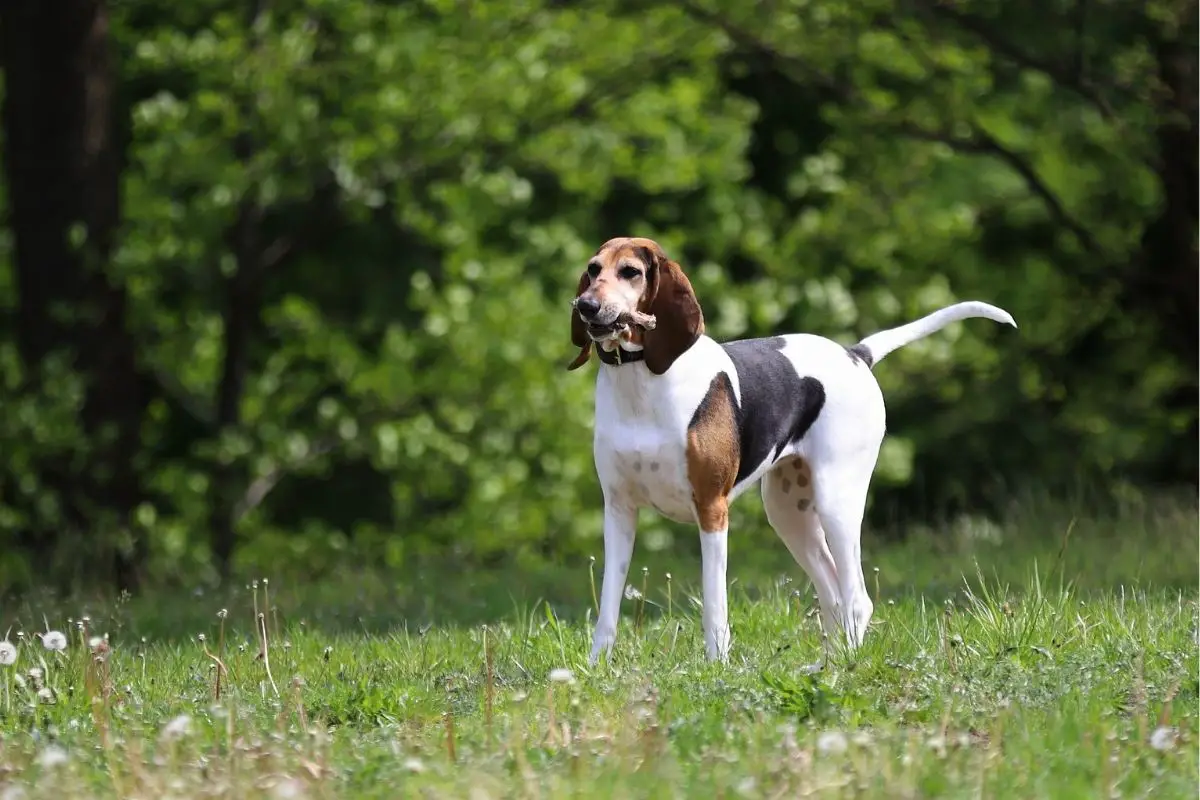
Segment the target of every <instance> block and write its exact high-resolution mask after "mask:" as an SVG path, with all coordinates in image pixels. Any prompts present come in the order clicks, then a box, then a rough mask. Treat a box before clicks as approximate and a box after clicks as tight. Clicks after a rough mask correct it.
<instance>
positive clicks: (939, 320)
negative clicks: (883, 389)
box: [851, 300, 1017, 366]
mask: <svg viewBox="0 0 1200 800" xmlns="http://www.w3.org/2000/svg"><path fill="white" fill-rule="evenodd" d="M972 317H985V318H987V319H990V320H994V321H996V322H1003V323H1004V324H1006V325H1012V326H1013V327H1014V328H1015V327H1017V323H1016V321H1014V320H1013V318H1012V314H1009V313H1008V312H1007V311H1005V310H1004V309H1002V308H996V307H995V306H993V305H988V304H987V303H980V302H978V301H976V300H969V301H967V302H965V303H955V304H954V305H952V306H946V307H945V308H943V309H942V310H940V311H935V312H933V313H932V314H930V315H928V316H925V317H921V318H920V319H919V320H917V321H916V322H910V323H908V324H907V325H901V326H900V327H899V328H892V329H890V330H886V331H880V332H879V333H873V334H871V335H870V336H868V337H867V338H865V339H863V340H862V341H861V342H859V343H858V344H856V345H855V346H854V347H852V348H851V351H852V352H854V353H855V354H857V355H859V356H862V357H865V360H866V362H867V366H874V365H875V364H878V363H879V362H880V361H882V360H883V357H884V356H886V355H887V354H888V353H890V352H892V351H893V350H898V349H900V348H901V347H904V345H906V344H910V343H912V342H915V341H916V340H917V339H922V338H924V337H926V336H928V335H929V334H931V333H935V332H936V331H940V330H941V329H942V328H944V327H946V326H947V325H949V324H950V323H951V322H958V321H959V320H962V319H970V318H972ZM864 351H865V352H864Z"/></svg>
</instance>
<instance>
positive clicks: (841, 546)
mask: <svg viewBox="0 0 1200 800" xmlns="http://www.w3.org/2000/svg"><path fill="white" fill-rule="evenodd" d="M970 317H984V318H987V319H991V320H995V321H996V322H1001V323H1006V324H1008V325H1012V326H1014V327H1015V326H1016V323H1015V322H1014V321H1013V318H1012V316H1010V315H1009V314H1008V313H1007V312H1006V311H1003V310H1001V309H999V308H997V307H995V306H992V305H988V304H987V303H980V302H965V303H957V304H955V305H952V306H949V307H947V308H944V309H942V310H940V311H937V312H935V313H933V314H930V315H929V316H926V317H924V318H922V319H919V320H917V321H916V322H912V323H909V324H907V325H902V326H900V327H898V328H893V329H891V330H885V331H881V332H880V333H876V334H874V335H872V336H868V337H867V338H866V339H864V340H863V341H862V342H861V345H862V346H865V347H866V348H867V349H868V350H869V351H870V353H871V355H872V356H873V359H874V363H876V364H877V363H878V362H879V361H880V360H881V359H883V357H884V356H886V355H887V354H888V353H890V352H892V351H893V350H896V349H897V348H899V347H903V346H904V345H906V344H908V343H910V342H913V341H915V340H917V339H920V338H922V337H924V336H928V335H929V334H931V333H934V332H935V331H937V330H940V329H941V328H943V327H945V326H946V325H948V324H950V323H952V322H955V321H958V320H962V319H967V318H970ZM783 338H784V340H785V342H786V344H785V345H784V347H783V349H782V353H783V354H784V355H785V356H786V357H787V359H788V360H789V361H790V362H791V364H792V366H793V368H794V369H795V371H796V373H797V375H799V376H812V377H814V378H816V379H817V380H819V381H820V382H821V384H822V385H823V386H824V389H825V403H824V406H823V408H822V409H821V411H820V414H819V415H818V416H817V418H816V420H815V422H814V423H813V424H812V427H811V428H809V430H808V432H807V433H806V434H805V436H804V437H803V438H802V439H801V440H800V441H799V442H798V443H796V444H794V445H788V446H787V447H785V448H784V449H783V450H782V451H781V452H779V453H778V454H777V455H776V457H774V458H770V457H769V458H768V459H767V460H766V461H764V462H763V463H761V464H758V465H756V466H755V468H754V469H753V471H752V472H751V473H750V474H748V475H747V476H746V478H745V479H744V480H742V481H741V482H739V483H737V484H736V485H735V486H734V488H733V491H732V493H731V494H730V496H729V499H730V500H731V501H732V500H733V499H734V498H735V497H737V496H738V495H740V494H741V493H743V492H745V491H746V489H748V488H750V486H751V485H752V484H753V483H754V482H755V481H758V480H760V479H761V480H762V496H763V501H764V504H765V507H766V512H767V518H768V520H769V521H770V523H771V525H772V527H773V528H774V529H775V531H776V533H777V534H778V535H779V537H780V538H781V539H782V540H783V542H784V544H785V545H786V546H787V548H788V550H789V551H790V552H791V554H792V556H793V557H794V558H795V560H796V562H797V563H798V564H799V565H800V566H801V567H802V568H803V569H804V571H805V572H806V573H807V574H808V576H809V577H810V578H811V579H812V581H813V584H814V586H815V587H816V590H817V595H818V598H819V600H820V609H821V618H822V623H823V626H824V629H825V631H826V632H827V633H828V634H832V632H833V631H834V630H835V629H836V628H838V627H840V628H841V629H842V630H843V631H844V632H845V635H846V640H847V642H848V643H849V645H850V646H851V647H857V646H858V645H859V644H861V642H862V640H863V636H864V635H865V634H866V631H867V625H868V623H869V622H870V620H871V614H872V612H873V605H872V603H871V599H870V597H869V596H868V594H867V587H866V583H865V582H864V580H863V573H862V565H861V554H860V550H859V539H860V528H861V525H862V519H863V510H864V508H865V505H866V501H867V487H868V485H869V483H870V480H871V473H872V472H873V471H874V469H875V461H876V458H877V456H878V454H879V447H880V445H881V443H882V442H883V435H884V425H885V413H884V402H883V394H882V392H881V391H880V388H879V384H878V383H877V382H876V380H875V377H874V375H872V373H871V368H870V367H869V366H867V365H866V364H865V363H863V362H862V361H861V360H857V359H853V358H850V357H849V356H848V354H847V351H846V348H845V347H843V346H842V345H840V344H837V343H836V342H833V341H831V340H829V339H826V338H824V337H821V336H814V335H809V334H791V335H787V336H784V337H783ZM597 346H599V347H606V348H609V349H611V348H613V347H618V346H624V347H625V348H626V349H628V350H634V349H637V347H638V346H637V345H631V344H628V343H619V340H616V339H612V340H609V341H603V342H598V344H597ZM719 372H725V373H727V374H728V375H729V377H730V379H731V381H732V384H733V389H734V393H735V396H736V397H737V398H738V402H739V404H740V402H741V386H740V382H739V376H738V372H737V370H736V369H735V368H734V364H733V362H732V361H731V359H730V358H729V356H728V355H727V354H726V352H725V350H724V349H723V348H722V347H721V346H720V345H719V344H718V343H717V342H716V341H714V340H713V339H711V338H710V337H708V336H701V337H700V338H699V340H697V341H696V343H695V344H694V345H692V346H691V347H690V348H689V349H687V350H686V351H685V352H684V353H683V354H682V355H681V356H680V357H679V358H678V359H677V360H676V361H675V362H674V364H672V365H671V367H670V369H668V370H667V371H666V372H665V373H663V374H662V375H654V374H652V373H651V372H650V371H649V370H648V368H647V366H646V364H645V363H644V362H637V363H630V364H622V365H620V366H611V365H606V364H601V365H600V371H599V375H598V376H597V379H596V422H595V441H594V455H595V462H596V471H597V473H598V474H599V477H600V483H601V486H602V487H603V492H604V580H603V588H602V590H601V594H600V612H599V616H598V618H597V621H596V629H595V635H594V638H593V643H592V650H591V658H590V660H591V663H593V664H594V663H595V662H596V661H597V659H598V658H599V657H600V655H601V653H604V652H606V651H608V650H610V649H611V648H612V646H613V643H614V641H615V639H616V633H617V619H618V615H619V611H620V603H621V598H622V596H623V594H624V589H625V580H626V577H627V574H628V571H629V563H630V560H631V558H632V556H633V544H634V536H635V532H636V530H635V529H636V523H637V513H638V509H639V508H644V507H650V508H654V509H657V510H658V511H659V512H660V513H662V514H664V515H665V516H667V517H669V518H671V519H673V520H676V521H679V522H692V523H696V522H697V519H698V517H697V511H696V508H695V506H694V504H693V500H692V487H691V485H690V484H689V481H688V474H687V464H686V458H685V452H686V447H687V431H688V424H689V421H690V420H691V419H692V416H693V413H694V412H695V410H696V408H697V406H698V405H699V404H700V401H701V399H702V398H703V397H704V396H705V393H706V392H707V391H708V390H709V386H710V384H711V383H712V381H713V378H714V376H716V375H717V373H719ZM795 456H799V457H800V458H802V459H803V460H804V461H805V462H806V463H807V464H808V465H809V467H810V468H811V475H812V490H813V500H814V502H813V505H812V510H811V511H800V510H798V509H797V507H796V505H795V504H794V503H793V502H791V501H790V500H788V501H786V502H785V501H784V499H783V492H782V491H781V489H780V485H781V482H783V481H786V477H785V476H784V475H783V474H782V470H783V466H782V465H784V464H788V463H789V462H790V463H795V460H794V457H795ZM784 489H786V486H785V487H784ZM728 535H729V532H728V530H720V531H701V537H700V540H701V545H702V575H703V578H702V587H703V614H702V616H703V628H704V643H705V650H706V652H707V654H708V657H709V658H711V659H721V660H723V659H725V658H726V657H727V656H728V653H729V643H730V632H729V623H728V598H727V585H726V563H727V560H728Z"/></svg>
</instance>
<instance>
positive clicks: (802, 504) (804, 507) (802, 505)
mask: <svg viewBox="0 0 1200 800" xmlns="http://www.w3.org/2000/svg"><path fill="white" fill-rule="evenodd" d="M811 503H812V501H811V500H809V499H808V498H807V497H801V498H800V500H799V502H797V503H796V509H797V510H798V511H808V507H809V505H810V504H811Z"/></svg>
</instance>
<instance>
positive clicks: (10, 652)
mask: <svg viewBox="0 0 1200 800" xmlns="http://www.w3.org/2000/svg"><path fill="white" fill-rule="evenodd" d="M15 663H17V646H16V645H15V644H13V643H12V642H10V641H8V640H7V639H5V640H4V641H2V642H0V666H5V667H11V666H12V665H13V664H15Z"/></svg>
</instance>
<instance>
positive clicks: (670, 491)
mask: <svg viewBox="0 0 1200 800" xmlns="http://www.w3.org/2000/svg"><path fill="white" fill-rule="evenodd" d="M622 369H628V368H622ZM629 372H630V373H632V370H629ZM621 377H624V376H621ZM612 388H613V387H611V386H608V385H607V382H606V381H603V380H602V381H601V384H600V387H599V391H598V393H597V404H596V440H595V455H596V470H597V472H598V473H599V476H600V480H601V482H602V483H603V484H604V486H605V490H606V491H608V492H615V493H617V494H618V495H620V497H621V498H622V499H624V500H625V501H626V502H628V503H630V504H632V505H634V506H637V507H639V508H653V509H655V510H657V511H658V512H659V513H661V514H663V515H664V516H666V517H668V518H670V519H673V520H675V521H677V522H694V521H695V519H696V512H695V505H694V503H693V501H692V487H691V484H690V483H689V482H688V477H687V421H686V419H683V418H682V415H681V413H680V410H679V406H678V405H677V404H675V403H671V402H663V400H662V398H658V397H655V396H654V395H655V393H654V392H653V391H649V392H647V391H645V388H644V385H643V386H639V387H636V388H637V389H641V390H642V391H636V390H633V391H631V390H630V389H633V388H634V387H627V388H626V390H625V391H620V392H613V391H611V389H612Z"/></svg>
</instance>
